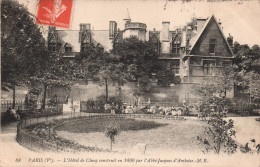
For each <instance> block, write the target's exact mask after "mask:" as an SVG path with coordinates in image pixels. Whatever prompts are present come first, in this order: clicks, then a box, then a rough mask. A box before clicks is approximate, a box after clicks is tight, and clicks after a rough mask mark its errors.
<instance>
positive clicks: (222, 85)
mask: <svg viewBox="0 0 260 167" xmlns="http://www.w3.org/2000/svg"><path fill="white" fill-rule="evenodd" d="M234 75H235V74H234V70H233V67H232V66H231V65H227V66H223V67H221V68H219V69H218V70H217V71H216V74H215V75H214V76H212V77H207V78H206V79H205V80H204V81H203V82H202V83H200V84H196V85H195V87H194V89H193V91H194V94H196V95H199V96H201V97H202V98H203V99H206V98H210V97H212V96H220V97H226V94H227V91H231V90H232V89H234Z"/></svg>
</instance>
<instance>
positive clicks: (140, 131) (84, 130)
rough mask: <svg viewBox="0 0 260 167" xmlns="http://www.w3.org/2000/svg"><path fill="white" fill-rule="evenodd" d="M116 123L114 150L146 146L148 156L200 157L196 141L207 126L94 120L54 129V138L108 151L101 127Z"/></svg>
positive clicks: (128, 150) (192, 121) (194, 122)
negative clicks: (196, 155) (179, 155)
mask: <svg viewBox="0 0 260 167" xmlns="http://www.w3.org/2000/svg"><path fill="white" fill-rule="evenodd" d="M111 121H118V123H119V124H120V127H121V133H120V134H119V135H118V136H117V137H116V139H115V143H114V146H113V150H115V151H120V152H123V151H124V152H126V153H131V152H132V151H133V147H134V146H135V145H137V144H138V143H145V144H147V151H146V153H147V154H151V155H152V154H158V153H159V152H162V153H169V154H174V153H176V152H178V153H179V152H183V153H195V152H199V153H201V150H203V149H204V146H203V145H200V144H199V142H198V141H197V140H196V137H197V136H198V135H202V134H203V132H204V127H203V126H206V125H207V124H206V122H203V121H199V120H196V119H188V120H186V121H180V120H167V119H158V120H151V121H147V120H142V119H118V118H117V119H116V120H111V119H110V118H106V119H104V118H95V119H93V120H83V121H77V122H70V123H67V124H64V125H61V126H59V127H57V129H56V130H57V134H58V135H59V136H60V137H62V138H65V139H68V140H73V141H75V142H77V143H79V144H82V145H86V146H94V147H99V148H103V149H109V147H110V139H109V138H107V137H106V136H105V134H104V133H103V132H102V131H103V125H104V124H106V123H109V122H111Z"/></svg>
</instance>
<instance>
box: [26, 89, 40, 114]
mask: <svg viewBox="0 0 260 167" xmlns="http://www.w3.org/2000/svg"><path fill="white" fill-rule="evenodd" d="M40 93H41V90H40V89H37V88H32V89H30V90H29V92H28V93H27V94H26V96H25V108H26V109H27V110H29V111H35V109H37V101H38V98H39V95H40Z"/></svg>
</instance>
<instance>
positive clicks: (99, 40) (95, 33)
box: [48, 11, 234, 101]
mask: <svg viewBox="0 0 260 167" xmlns="http://www.w3.org/2000/svg"><path fill="white" fill-rule="evenodd" d="M124 23H125V24H124V25H125V26H124V28H123V29H122V30H120V29H118V27H117V23H116V22H115V21H110V22H109V28H108V30H102V31H101V30H93V29H91V25H90V24H89V23H88V24H80V26H79V30H56V29H55V28H54V27H50V28H49V35H48V49H49V50H51V51H61V52H63V53H64V58H71V59H73V58H74V57H75V55H76V54H78V53H80V52H82V51H84V49H85V48H86V46H87V45H88V44H90V43H92V44H94V45H101V46H102V47H103V48H104V50H105V51H107V52H109V51H110V50H111V49H112V48H113V47H115V46H116V45H117V44H118V43H120V42H121V41H122V40H123V39H124V38H127V37H130V36H137V37H138V38H139V39H140V40H142V41H145V40H146V33H147V32H146V31H147V30H146V24H144V23H139V22H132V21H131V18H130V15H129V12H128V11H127V14H126V16H125V17H124ZM169 26H170V22H168V21H165V22H162V29H161V30H155V29H154V30H151V31H149V32H148V40H149V41H151V42H152V43H154V45H155V46H157V49H156V50H157V52H158V53H159V54H160V57H159V59H160V61H162V62H164V63H165V67H166V68H168V69H169V70H170V71H171V72H172V73H174V75H175V76H176V77H179V78H180V81H181V84H180V85H181V86H180V88H178V89H180V90H179V93H178V94H179V96H180V97H179V101H182V100H183V99H187V96H188V94H189V91H190V90H189V89H190V86H189V85H191V84H195V83H201V82H203V80H204V79H205V78H207V77H209V76H214V75H215V74H216V72H217V69H218V68H221V67H222V66H224V65H227V64H231V63H232V59H233V57H234V54H233V52H232V49H231V47H232V45H233V38H232V37H231V36H230V37H229V38H228V39H226V37H225V36H224V34H223V30H222V27H221V23H220V22H219V21H217V19H216V18H215V16H214V15H212V16H211V17H208V18H206V19H203V18H196V19H194V20H193V21H192V23H189V24H188V25H186V26H184V27H183V28H178V29H175V30H170V28H169ZM230 96H232V93H231V94H230Z"/></svg>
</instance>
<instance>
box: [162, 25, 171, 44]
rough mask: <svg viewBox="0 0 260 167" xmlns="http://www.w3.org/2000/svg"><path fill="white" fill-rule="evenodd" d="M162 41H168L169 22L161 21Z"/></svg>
mask: <svg viewBox="0 0 260 167" xmlns="http://www.w3.org/2000/svg"><path fill="white" fill-rule="evenodd" d="M162 25H163V27H162V41H163V42H164V41H165V42H168V41H170V39H169V26H170V22H162Z"/></svg>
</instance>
